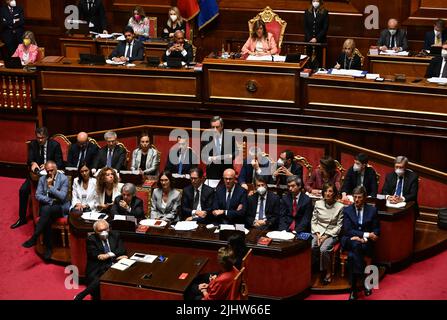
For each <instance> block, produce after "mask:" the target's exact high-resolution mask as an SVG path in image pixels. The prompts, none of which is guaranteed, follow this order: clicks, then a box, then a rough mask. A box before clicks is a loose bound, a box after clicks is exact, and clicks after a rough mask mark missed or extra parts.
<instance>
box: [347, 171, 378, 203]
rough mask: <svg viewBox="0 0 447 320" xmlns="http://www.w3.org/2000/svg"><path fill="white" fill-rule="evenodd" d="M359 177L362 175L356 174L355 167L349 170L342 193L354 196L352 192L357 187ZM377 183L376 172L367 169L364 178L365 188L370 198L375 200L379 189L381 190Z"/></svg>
mask: <svg viewBox="0 0 447 320" xmlns="http://www.w3.org/2000/svg"><path fill="white" fill-rule="evenodd" d="M359 175H360V173H359V172H355V171H354V169H353V167H351V168H349V170H348V172H347V173H346V176H345V181H344V182H343V187H342V188H341V192H346V193H347V194H352V191H353V190H354V189H355V188H356V187H357V177H358V176H359ZM377 183H378V181H377V173H376V171H375V170H374V169H373V168H371V167H366V168H365V175H364V177H363V186H364V187H365V188H366V193H367V194H368V196H371V197H373V198H375V197H376V196H377V189H378V188H379V187H378V184H377Z"/></svg>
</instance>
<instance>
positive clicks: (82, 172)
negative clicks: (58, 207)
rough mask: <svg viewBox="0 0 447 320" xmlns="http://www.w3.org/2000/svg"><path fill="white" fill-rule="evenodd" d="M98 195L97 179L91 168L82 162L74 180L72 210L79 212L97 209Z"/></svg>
mask: <svg viewBox="0 0 447 320" xmlns="http://www.w3.org/2000/svg"><path fill="white" fill-rule="evenodd" d="M96 195H97V193H96V179H95V178H93V176H92V171H91V170H90V168H89V167H87V165H86V164H85V163H84V164H81V165H80V166H79V169H78V176H77V177H76V178H75V179H74V181H73V187H72V191H71V207H70V210H71V211H72V212H77V213H82V212H84V211H92V210H95V208H96V202H97V199H96V197H97V196H96Z"/></svg>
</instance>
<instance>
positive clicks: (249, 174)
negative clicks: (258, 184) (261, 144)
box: [238, 148, 273, 190]
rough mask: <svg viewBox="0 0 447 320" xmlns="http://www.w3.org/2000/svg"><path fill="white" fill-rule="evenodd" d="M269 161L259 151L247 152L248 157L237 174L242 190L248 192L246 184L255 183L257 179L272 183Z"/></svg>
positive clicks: (255, 149)
mask: <svg viewBox="0 0 447 320" xmlns="http://www.w3.org/2000/svg"><path fill="white" fill-rule="evenodd" d="M270 165H271V164H270V161H269V159H268V158H267V157H265V156H263V155H262V152H261V151H260V150H257V148H254V150H249V151H248V157H247V159H245V160H244V162H243V164H242V168H241V172H240V173H239V177H238V181H239V183H240V184H241V186H242V188H244V189H245V190H248V184H252V183H254V182H255V179H256V178H258V177H263V178H264V179H265V180H266V181H267V183H272V181H273V180H272V176H271V167H270Z"/></svg>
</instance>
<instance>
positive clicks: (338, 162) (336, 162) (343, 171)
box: [334, 160, 346, 185]
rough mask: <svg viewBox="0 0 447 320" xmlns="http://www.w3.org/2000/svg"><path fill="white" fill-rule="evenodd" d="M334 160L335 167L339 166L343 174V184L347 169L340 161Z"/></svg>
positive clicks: (341, 180)
mask: <svg viewBox="0 0 447 320" xmlns="http://www.w3.org/2000/svg"><path fill="white" fill-rule="evenodd" d="M334 162H335V167H336V168H337V171H338V172H340V174H341V178H340V184H341V185H343V182H344V181H345V172H346V169H345V168H343V166H342V165H341V163H340V161H338V160H334Z"/></svg>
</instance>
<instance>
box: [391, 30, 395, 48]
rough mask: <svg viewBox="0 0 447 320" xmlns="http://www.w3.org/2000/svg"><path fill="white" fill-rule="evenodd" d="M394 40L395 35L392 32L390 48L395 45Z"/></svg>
mask: <svg viewBox="0 0 447 320" xmlns="http://www.w3.org/2000/svg"><path fill="white" fill-rule="evenodd" d="M395 42H396V36H395V35H394V34H393V35H392V36H391V43H390V49H392V48H394V47H396V43H395Z"/></svg>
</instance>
